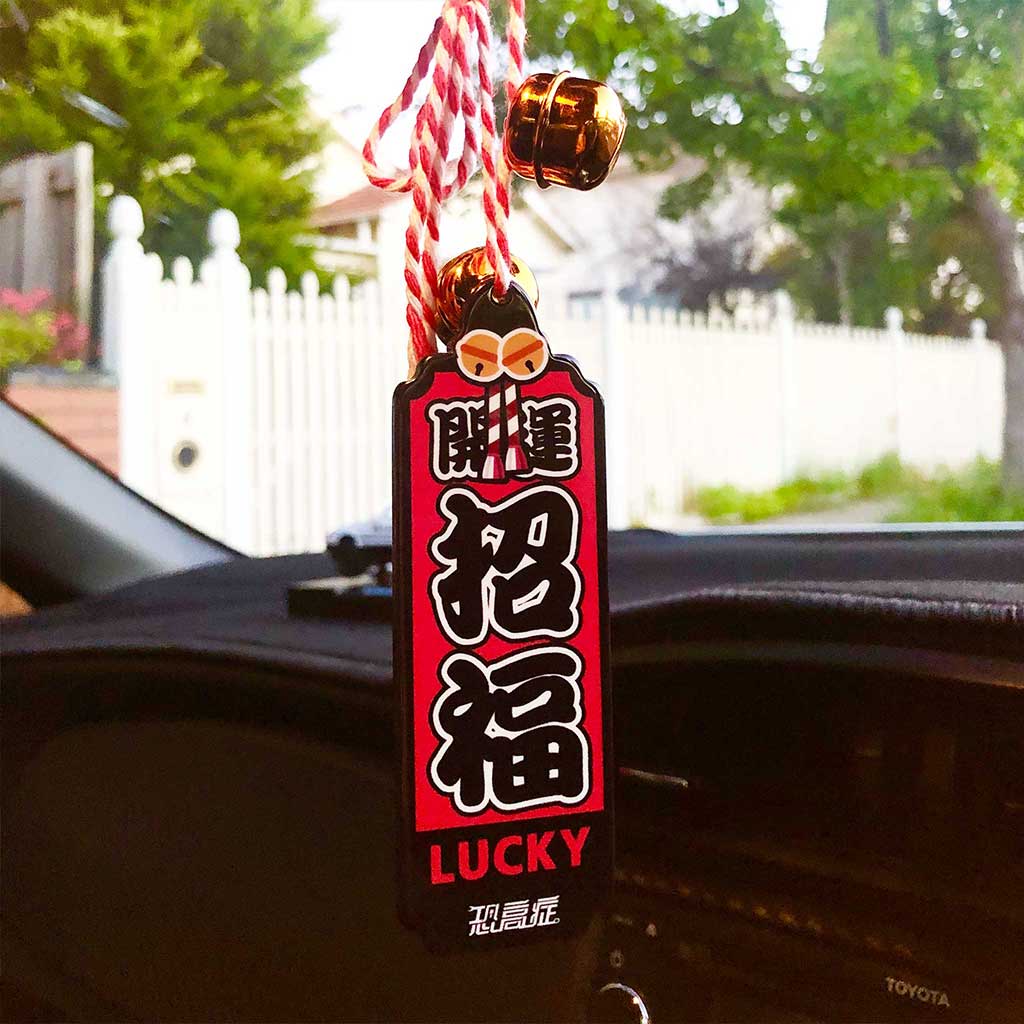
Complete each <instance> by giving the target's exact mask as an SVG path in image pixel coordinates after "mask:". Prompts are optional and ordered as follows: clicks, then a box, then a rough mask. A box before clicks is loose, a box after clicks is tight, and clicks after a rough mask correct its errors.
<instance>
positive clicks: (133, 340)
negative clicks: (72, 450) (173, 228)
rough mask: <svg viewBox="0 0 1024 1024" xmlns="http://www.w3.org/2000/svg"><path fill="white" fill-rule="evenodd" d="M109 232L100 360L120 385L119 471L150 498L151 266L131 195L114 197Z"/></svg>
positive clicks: (153, 425)
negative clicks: (149, 309) (143, 247)
mask: <svg viewBox="0 0 1024 1024" xmlns="http://www.w3.org/2000/svg"><path fill="white" fill-rule="evenodd" d="M107 227H108V228H109V229H110V233H111V235H112V236H113V240H112V241H111V243H110V248H109V249H108V251H107V255H106V257H105V258H104V260H103V350H102V361H103V368H104V369H105V370H107V371H108V372H109V373H112V374H113V375H114V376H115V377H116V378H117V381H118V461H119V472H120V475H121V479H122V480H123V481H124V482H125V483H126V484H127V485H128V486H129V487H132V488H134V489H135V490H137V491H139V493H140V494H144V495H145V496H146V497H148V498H153V497H155V496H156V490H157V486H156V484H157V462H156V433H157V409H156V403H155V402H154V394H153V389H154V386H155V374H154V365H153V360H154V352H153V345H152V339H151V337H150V334H149V332H148V331H147V330H146V321H145V317H146V311H147V297H148V293H149V291H150V289H149V287H148V285H149V284H150V283H151V280H150V279H151V276H152V269H151V268H152V264H151V261H149V260H147V257H146V254H145V253H144V252H143V250H142V245H141V243H140V242H139V239H140V238H141V237H142V231H143V228H144V227H145V225H144V223H143V220H142V208H141V207H140V206H139V204H138V203H137V202H136V201H135V200H134V199H132V197H131V196H115V197H114V198H113V199H112V200H111V202H110V208H109V209H108V210H107ZM157 280H159V275H157Z"/></svg>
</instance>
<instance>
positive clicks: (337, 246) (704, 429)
mask: <svg viewBox="0 0 1024 1024" xmlns="http://www.w3.org/2000/svg"><path fill="white" fill-rule="evenodd" d="M500 6H501V5H500V4H496V5H495V8H496V10H495V17H496V21H497V23H498V24H497V31H500V30H501V29H502V28H503V21H502V12H501V11H500V10H497V8H498V7H500ZM439 7H440V5H439V3H438V2H437V0H321V2H319V3H318V2H316V0H217V2H214V0H175V2H173V3H171V2H169V0H168V2H165V0H151V2H148V3H145V4H140V3H138V2H135V0H124V2H122V0H80V2H66V0H65V2H59V0H0V374H2V383H3V388H4V391H5V395H6V397H7V399H8V400H9V401H11V402H13V403H15V404H17V405H18V406H20V407H21V408H23V409H24V410H26V411H27V412H29V413H31V414H32V415H34V416H36V417H38V418H39V419H40V420H41V421H42V422H44V423H45V424H46V425H47V426H49V427H50V428H51V429H52V430H54V431H55V432H57V433H59V434H60V435H62V436H63V437H65V438H66V439H67V440H68V441H69V442H70V443H72V444H74V445H75V446H77V447H78V448H79V449H81V450H82V451H83V452H85V453H86V454H88V455H89V456H90V457H92V458H94V459H96V460H97V461H99V462H100V463H101V464H102V465H104V466H105V467H107V468H108V469H110V470H111V471H112V472H114V473H117V474H119V475H120V476H121V477H122V479H123V480H124V481H125V482H126V483H127V484H129V485H130V486H132V487H134V488H136V489H137V490H139V491H140V492H141V493H143V494H144V495H145V496H147V497H149V498H151V499H152V500H154V501H156V502H158V503H159V504H161V505H162V506H164V507H166V508H167V509H168V510H169V511H171V512H173V513H174V514H176V515H179V516H181V517H182V518H183V519H185V520H187V521H189V522H190V523H192V524H194V525H196V526H198V527H199V528H201V529H203V530H205V531H207V532H208V533H210V534H211V535H213V536H215V537H218V538H221V539H223V540H226V541H227V542H228V543H230V544H233V545H235V546H237V547H239V548H240V549H242V550H244V551H247V552H252V553H260V554H273V553H283V552H289V551H303V550H319V549H321V548H322V547H323V542H324V536H325V534H326V533H327V532H328V531H330V530H333V529H335V528H337V527H338V526H340V525H342V524H343V523H351V522H354V521H357V520H362V519H366V518H368V517H372V516H376V515H381V514H382V513H385V512H386V508H387V505H388V502H389V500H390V396H391V391H392V389H393V387H394V384H395V383H396V382H397V381H398V380H399V379H402V378H403V377H404V376H405V372H406V369H405V327H404V315H403V314H404V297H403V287H404V285H403V278H402V267H403V245H404V239H403V235H404V230H405V225H406V222H407V219H408V213H409V200H408V198H406V197H402V196H396V195H390V194H386V193H384V192H381V191H379V190H376V189H374V188H373V187H371V186H370V185H369V184H368V183H367V182H366V179H365V177H364V175H363V171H362V166H361V160H360V155H359V153H360V149H361V146H362V142H363V139H364V138H365V135H366V132H367V130H368V128H369V127H370V125H371V124H372V123H373V121H374V120H375V119H376V117H377V115H378V114H379V112H380V110H381V109H382V108H383V107H385V106H386V105H387V104H389V103H390V101H391V99H392V98H393V97H394V96H395V95H396V94H397V93H398V91H399V90H400V88H401V86H402V84H403V83H404V80H405V77H406V75H407V74H408V70H409V68H411V67H412V65H413V63H414V61H415V57H416V53H417V51H418V49H419V47H420V45H421V44H422V42H423V40H424V39H425V38H426V36H427V34H428V32H429V30H430V27H431V24H432V22H433V19H434V18H435V17H436V15H437V12H438V10H439ZM527 24H528V30H529V33H530V36H529V41H528V55H529V58H530V62H531V70H552V69H566V70H570V71H574V72H575V73H577V74H580V75H584V76H587V77H593V78H598V79H603V80H606V81H607V82H609V84H611V85H613V86H614V87H615V88H616V89H617V90H618V91H619V93H620V95H621V96H622V97H623V100H624V103H625V104H626V106H627V109H628V112H629V119H630V128H629V131H628V133H627V138H626V147H625V151H624V153H623V155H622V157H621V158H620V160H619V163H618V165H617V166H616V168H615V170H614V171H613V173H612V174H611V176H610V177H609V179H608V180H607V182H605V184H603V185H602V186H601V187H600V188H598V189H596V190H594V191H592V192H588V193H576V192H570V191H566V190H560V189H557V188H553V189H549V190H546V191H541V190H539V189H538V188H537V186H536V185H535V184H534V183H532V182H521V181H520V182H517V183H516V191H515V197H514V207H515V209H514V214H513V218H512V224H511V236H512V248H513V251H514V252H515V253H517V254H518V255H519V256H520V257H522V259H524V260H525V262H526V263H527V264H528V265H529V266H530V268H531V269H532V270H533V271H534V273H535V275H536V276H537V279H538V282H539V285H540V293H541V299H540V306H539V315H540V320H541V326H542V328H543V329H544V330H545V332H546V334H547V335H548V337H549V339H550V341H551V344H552V347H553V349H554V350H555V351H559V352H566V353H569V354H571V355H573V356H575V357H576V358H577V359H578V360H579V361H580V363H581V365H582V367H583V369H584V371H585V372H586V374H587V375H588V376H589V377H590V378H591V379H593V380H595V381H596V382H597V384H598V385H599V386H600V388H601V389H602V391H603V393H604V395H605V398H606V402H607V404H608V448H609V478H610V486H609V511H610V522H611V525H612V526H618V527H624V526H630V525H634V526H636V525H645V526H654V527H663V528H694V527H708V528H713V527H715V526H717V525H723V524H724V525H735V524H744V523H761V522H764V523H775V524H779V525H783V526H787V525H793V524H797V525H800V524H832V523H847V524H854V523H875V522H886V521H894V522H900V521H904V522H905V521H952V520H961V521H981V520H1018V519H1024V256H1022V251H1021V250H1022V244H1024V233H1022V222H1021V218H1022V217H1024V77H1022V76H1021V73H1020V68H1021V64H1022V57H1024V5H1022V4H1020V3H1017V2H1012V3H1011V2H1010V0H1001V2H999V0H827V2H826V0H776V2H774V3H773V2H770V0H732V2H722V3H718V2H710V0H707V2H696V0H695V2H686V0H677V2H666V3H656V2H653V0H529V2H528V4H527ZM502 60H503V57H502V56H499V61H502ZM408 128H409V126H408V124H407V123H406V122H405V121H404V120H403V121H400V122H399V123H398V125H397V126H396V128H395V129H394V135H395V139H396V141H395V142H394V143H393V144H390V146H389V147H385V151H386V152H387V153H388V154H389V155H390V157H391V158H392V159H393V160H394V162H395V163H396V164H402V163H403V162H404V160H405V155H404V154H405V148H406V147H407V142H406V146H403V145H402V143H401V140H402V139H405V140H407V139H408ZM483 238H484V229H483V219H482V215H481V210H480V190H479V181H478V179H474V181H472V182H471V183H470V186H469V187H468V189H467V190H466V192H465V193H464V194H463V195H462V196H459V197H456V198H454V199H453V200H452V201H451V202H450V203H449V204H448V207H447V209H446V214H445V218H444V221H443V224H442V250H443V255H444V256H445V257H448V256H452V255H455V254H457V253H459V252H461V251H462V250H464V249H467V248H470V247H472V246H475V245H478V244H481V243H482V241H483Z"/></svg>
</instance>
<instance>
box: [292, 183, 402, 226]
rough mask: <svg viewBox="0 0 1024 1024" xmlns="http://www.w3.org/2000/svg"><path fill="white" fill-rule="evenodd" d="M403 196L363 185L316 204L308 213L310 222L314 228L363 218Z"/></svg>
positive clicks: (399, 199)
mask: <svg viewBox="0 0 1024 1024" xmlns="http://www.w3.org/2000/svg"><path fill="white" fill-rule="evenodd" d="M403 198H404V196H403V195H402V194H401V193H398V192H385V191H384V190H383V189H380V188H377V187H376V186H375V185H364V186H363V187H362V188H359V189H356V191H355V192H350V193H349V194H348V195H347V196H342V197H341V198H340V199H335V200H334V201H333V202H331V203H325V204H324V205H323V206H318V207H317V208H316V209H315V210H314V211H313V213H312V214H311V215H310V224H312V226H313V227H315V228H329V227H335V226H336V225H338V224H349V223H351V222H352V221H354V220H364V219H366V218H367V217H373V216H375V215H376V214H378V213H380V211H381V210H383V209H384V208H385V207H386V206H391V205H392V204H394V203H398V202H401V201H402V199H403Z"/></svg>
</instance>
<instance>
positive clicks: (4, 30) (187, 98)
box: [0, 0, 329, 279]
mask: <svg viewBox="0 0 1024 1024" xmlns="http://www.w3.org/2000/svg"><path fill="white" fill-rule="evenodd" d="M328 36H329V26H328V25H327V24H326V23H325V22H324V21H323V20H321V19H320V18H319V17H318V16H317V14H316V4H315V0H273V2H270V3H266V2H261V0H175V2H169V0H149V2H147V0H75V2H73V3H72V4H68V3H67V2H66V0H18V5H17V8H15V7H14V6H13V5H12V6H11V7H10V8H9V13H7V14H6V17H5V19H4V20H3V22H2V23H0V69H2V70H0V74H2V81H0V124H2V125H3V130H2V133H0V160H7V159H10V158H13V157H16V156H19V155H22V154H25V153H29V152H35V151H56V150H59V149H62V148H64V147H66V146H69V145H71V144H73V143H75V142H78V141H86V142H90V143H92V145H93V148H94V168H95V175H96V181H97V185H98V189H99V196H98V199H99V205H100V209H101V210H102V207H103V204H104V200H105V199H106V198H107V197H109V195H110V194H111V193H117V192H123V193H127V194H129V195H132V196H134V197H135V198H136V199H138V200H139V202H140V204H141V205H142V209H143V213H144V215H145V219H146V235H145V236H144V242H145V244H146V246H147V248H149V249H151V250H152V251H155V252H158V253H160V255H161V256H163V257H164V259H165V263H166V262H167V260H169V259H170V258H173V257H174V256H177V255H180V254H184V255H187V256H190V257H191V258H192V259H193V260H198V259H200V258H201V257H202V256H203V255H204V254H205V253H206V251H207V244H206V238H205V231H206V221H207V219H208V217H209V215H210V213H211V212H212V211H213V210H215V209H217V208H218V207H227V208H228V209H230V210H233V211H234V212H235V214H237V216H238V219H239V222H240V224H241V233H242V245H241V250H240V252H241V256H242V258H243V259H244V260H245V262H246V263H247V264H248V265H249V266H250V267H251V268H252V269H253V271H254V275H255V276H256V277H257V279H259V278H261V277H262V276H263V275H264V274H265V273H266V271H267V270H268V269H269V268H270V267H271V266H274V265H279V266H281V267H283V268H284V269H285V271H286V272H287V273H289V274H290V275H295V274H298V273H300V272H301V271H302V270H304V269H306V268H307V267H309V266H311V253H310V252H309V251H308V250H306V249H304V248H303V247H302V246H300V245H298V244H297V243H296V236H297V234H299V233H300V232H301V231H302V230H303V229H304V228H305V226H306V222H307V221H306V219H307V215H308V213H309V209H310V205H311V201H312V192H311V187H312V178H311V175H312V168H311V162H310V158H311V157H312V156H313V155H314V154H316V153H317V152H318V151H319V149H320V147H321V143H322V129H321V127H320V126H319V125H317V124H316V123H315V122H314V120H313V119H312V118H311V116H310V114H309V112H308V109H307V93H306V88H305V86H304V85H303V83H302V82H301V81H300V78H299V74H300V72H301V71H302V70H303V69H304V68H305V67H306V66H307V65H308V64H309V63H310V62H312V61H313V60H314V59H316V58H317V57H318V56H319V55H320V54H322V53H323V52H324V50H325V49H326V45H327V40H328Z"/></svg>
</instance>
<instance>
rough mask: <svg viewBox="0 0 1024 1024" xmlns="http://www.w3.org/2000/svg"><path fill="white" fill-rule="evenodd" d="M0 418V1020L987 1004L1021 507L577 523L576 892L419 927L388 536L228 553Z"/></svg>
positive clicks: (1017, 934) (1009, 1013) (1007, 835)
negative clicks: (582, 892) (775, 520)
mask: <svg viewBox="0 0 1024 1024" xmlns="http://www.w3.org/2000/svg"><path fill="white" fill-rule="evenodd" d="M0 427H2V431H0V433H2V437H3V446H2V457H0V499H2V533H0V542H2V544H0V555H2V577H3V582H4V583H5V584H6V585H7V586H9V587H10V588H12V589H13V590H15V591H16V592H17V593H19V594H20V595H22V596H23V597H24V598H25V599H26V600H27V601H28V602H29V603H30V604H31V605H32V606H33V608H34V609H35V610H34V612H33V613H32V614H29V615H25V616H22V617H17V618H10V619H7V620H5V621H4V622H3V626H2V628H3V650H4V657H3V693H2V700H3V705H2V707H3V710H2V723H3V780H4V784H3V807H2V810H3V829H2V842H3V848H2V854H3V868H4V870H3V876H2V887H3V888H2V898H3V919H4V927H3V934H2V942H3V965H4V968H3V993H4V999H5V1003H6V1008H5V1011H4V1012H5V1017H6V1019H9V1020H40V1021H41V1020H90V1021H92V1020H95V1021H100V1020H118V1021H124V1020H147V1021H158V1020H168V1021H171V1020H175V1021H213V1020H245V1021H270V1020H296V1021H298V1020H301V1021H320V1020H323V1021H327V1020H348V1021H374V1020H403V1021H404V1020H407V1021H461V1020H466V1021H469V1020H479V1021H498V1020H503V1021H504V1020H508V1021H526V1020H530V1021H540V1020H594V1021H598V1020H630V1021H722V1022H729V1021H765V1020H771V1021H814V1020H830V1021H865V1020H901V1021H914V1022H916V1021H922V1022H925V1021H937V1020H941V1021H950V1020H962V1021H967V1020H970V1021H1007V1022H1009V1021H1014V1020H1020V1019H1021V1016H1022V1013H1024V974H1022V971H1021V964H1022V963H1024V628H1022V624H1024V586H1022V585H1021V583H1020V580H1021V579H1024V529H1022V527H1021V525H1020V524H1015V525H1011V524H1007V525H1000V524H987V525H962V526H961V525H955V524H953V525H950V524H943V525H938V526H931V527H925V526H921V527H915V526H891V527H890V526H872V527H852V528H847V529H825V528H813V529H812V528H804V529H797V528H754V527H750V528H745V529H741V528H723V529H718V530H714V531H709V530H705V531H701V532H693V533H680V534H670V533H663V532H658V531H654V530H646V529H644V530H640V529H637V530H627V531H623V532H615V533H612V534H611V535H610V537H609V585H610V602H611V650H612V681H613V694H614V708H613V710H614V720H615V725H614V729H615V737H616V749H615V759H616V773H617V793H616V833H615V845H616V853H615V881H614V889H613V892H612V895H611V898H610V901H609V903H608V905H607V906H605V907H604V908H603V909H602V910H601V912H600V913H599V914H597V915H595V917H594V918H593V921H592V922H591V924H590V926H589V927H588V929H587V930H586V932H585V933H584V934H583V935H582V936H580V937H578V938H576V939H573V940H571V941H569V940H559V941H547V942H543V941H542V942H538V943H535V944H533V945H529V946H525V947H522V948H510V949H496V950H493V951H488V952H477V953H466V952H454V953H437V952H432V951H431V950H429V949H427V948H426V947H425V946H424V945H423V943H422V942H421V941H420V939H419V938H418V937H417V936H416V935H414V934H413V933H412V932H410V931H408V930H407V929H406V928H405V927H404V926H403V925H402V924H401V923H400V921H399V917H398V914H397V911H396V870H397V869H396V829H397V825H396V804H397V796H396V786H397V773H396V766H395V750H396V737H395V726H394V704H395V702H394V698H393V680H392V669H391V659H392V628H391V602H390V591H389V590H388V584H387V575H386V571H385V570H386V565H385V563H386V562H387V561H388V560H389V558H390V554H389V549H388V539H387V538H386V537H385V538H383V539H382V538H380V537H377V538H375V539H374V545H373V549H372V551H371V552H370V553H369V554H368V555H367V556H366V557H363V558H360V555H359V550H358V549H359V543H358V540H353V539H352V538H351V537H348V536H347V535H346V534H345V533H344V531H341V532H340V533H339V536H338V537H336V538H335V543H333V544H332V551H333V552H334V554H335V555H336V556H337V558H332V555H331V553H328V552H326V551H325V552H321V553H317V554H305V555H291V556H281V557H274V558H250V557H244V556H242V555H240V554H238V553H237V552H234V551H232V550H231V549H229V548H227V547H225V546H224V545H222V544H219V543H217V542H215V541H212V540H210V539H209V538H207V537H205V536H203V535H202V534H200V533H198V532H197V531H195V530H193V529H192V528H190V527H188V526H186V525H185V524H183V523H181V522H179V521H178V520H176V519H174V518H173V517H172V516H170V515H169V514H167V513H166V512H164V511H162V510H161V509H159V508H157V507H156V506H154V505H152V504H150V503H149V502H147V501H146V500H144V499H143V498H141V497H139V496H138V495H136V494H135V493H134V492H132V491H130V490H128V489H127V488H125V487H124V486H122V485H121V484H120V483H119V482H118V481H117V480H116V479H115V478H114V477H112V476H110V475H109V474H107V473H106V472H105V471H104V470H102V469H101V468H100V467H98V466H97V465H95V464H93V463H92V462H90V461H89V460H88V459H86V458H85V457H83V456H81V455H80V454H78V453H76V452H75V451H73V450H72V449H70V448H68V447H66V446H65V445H64V444H63V443H62V442H61V441H60V440H59V439H58V438H56V437H55V436H53V435H51V434H50V433H49V432H48V431H46V430H45V429H44V428H43V427H41V426H40V425H39V424H38V423H35V422H33V421H32V420H31V419H30V418H28V417H26V416H24V415H23V414H22V413H20V412H18V411H17V410H16V409H14V408H13V407H12V406H10V405H8V404H3V405H2V406H0ZM368 571H369V572H370V576H369V577H368V576H367V575H366V573H367V572H368ZM345 576H350V577H352V579H348V580H346V579H344V578H343V577H345ZM367 579H370V580H371V583H372V585H371V586H367V587H363V588H362V589H359V588H355V589H346V588H351V587H352V586H353V585H354V584H356V583H359V582H364V583H365V582H366V580H367ZM313 580H330V581H332V582H331V585H330V586H329V587H328V588H327V589H328V591H329V593H330V594H332V595H334V598H335V599H329V600H306V599H301V593H299V591H297V590H296V588H299V590H301V585H303V584H308V581H313ZM307 589H308V587H307ZM320 589H321V590H322V589H323V587H321V588H320ZM290 592H291V593H290ZM307 596H308V595H307Z"/></svg>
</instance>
